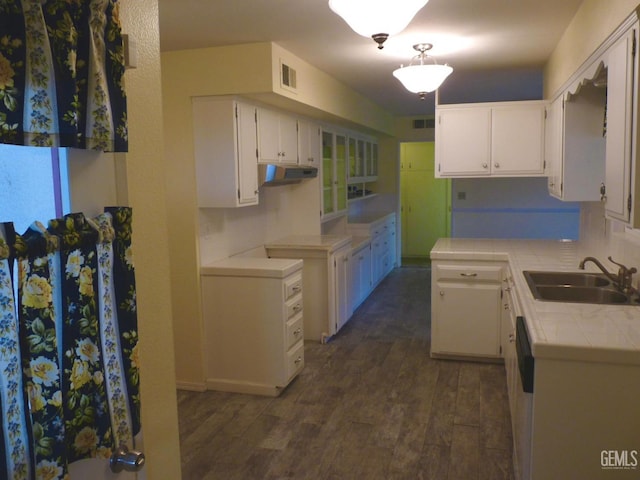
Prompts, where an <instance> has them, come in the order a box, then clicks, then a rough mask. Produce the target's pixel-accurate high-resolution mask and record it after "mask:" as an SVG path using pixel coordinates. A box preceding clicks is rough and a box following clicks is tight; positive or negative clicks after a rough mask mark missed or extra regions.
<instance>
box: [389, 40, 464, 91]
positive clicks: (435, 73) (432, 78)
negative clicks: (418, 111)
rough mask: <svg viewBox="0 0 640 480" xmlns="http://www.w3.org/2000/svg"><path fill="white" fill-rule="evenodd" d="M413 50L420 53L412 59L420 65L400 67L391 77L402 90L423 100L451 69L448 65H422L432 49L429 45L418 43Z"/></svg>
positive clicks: (443, 79)
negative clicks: (395, 79) (397, 81)
mask: <svg viewBox="0 0 640 480" xmlns="http://www.w3.org/2000/svg"><path fill="white" fill-rule="evenodd" d="M413 48H414V49H415V50H418V51H419V52H420V54H419V55H417V56H416V57H414V58H413V59H412V60H411V62H413V60H415V59H416V58H418V59H420V65H412V64H409V65H408V66H406V67H400V68H398V69H396V70H394V72H393V76H394V77H396V78H397V79H398V80H400V82H402V85H404V88H406V89H407V90H409V91H410V92H413V93H417V94H418V95H420V99H421V100H424V98H425V96H426V94H427V93H430V92H433V91H435V90H437V89H438V87H440V85H442V82H444V81H445V79H446V78H447V77H448V76H449V75H450V74H451V72H453V68H451V67H450V66H449V65H438V64H436V63H434V64H427V65H425V64H424V61H425V60H426V59H427V57H428V56H427V54H426V53H425V52H426V51H427V50H430V49H431V48H432V45H431V44H430V43H420V44H418V45H414V46H413ZM434 62H435V60H434Z"/></svg>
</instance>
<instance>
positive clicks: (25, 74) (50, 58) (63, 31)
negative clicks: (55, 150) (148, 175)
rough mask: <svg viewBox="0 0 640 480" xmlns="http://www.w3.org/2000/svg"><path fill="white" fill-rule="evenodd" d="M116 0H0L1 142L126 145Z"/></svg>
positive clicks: (101, 147)
mask: <svg viewBox="0 0 640 480" xmlns="http://www.w3.org/2000/svg"><path fill="white" fill-rule="evenodd" d="M123 74H124V49H123V43H122V34H121V29H120V22H119V17H118V3H117V0H0V143H5V144H13V145H28V146H41V147H73V148H81V149H92V150H102V151H114V152H126V151H127V144H128V140H127V109H126V95H125V90H124V81H123Z"/></svg>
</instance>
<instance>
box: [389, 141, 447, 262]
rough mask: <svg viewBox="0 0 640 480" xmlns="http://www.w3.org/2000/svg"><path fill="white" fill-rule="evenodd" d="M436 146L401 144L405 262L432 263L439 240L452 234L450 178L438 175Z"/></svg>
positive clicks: (401, 194)
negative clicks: (432, 253) (430, 256)
mask: <svg viewBox="0 0 640 480" xmlns="http://www.w3.org/2000/svg"><path fill="white" fill-rule="evenodd" d="M434 146H435V143H434V142H403V143H401V144H400V199H401V208H400V211H401V231H402V246H401V249H402V254H401V264H402V265H427V266H428V265H431V261H430V258H429V253H430V252H431V249H432V248H433V245H434V244H435V242H436V240H438V238H441V237H449V236H450V235H451V180H450V179H441V178H435V155H434V152H435V150H434Z"/></svg>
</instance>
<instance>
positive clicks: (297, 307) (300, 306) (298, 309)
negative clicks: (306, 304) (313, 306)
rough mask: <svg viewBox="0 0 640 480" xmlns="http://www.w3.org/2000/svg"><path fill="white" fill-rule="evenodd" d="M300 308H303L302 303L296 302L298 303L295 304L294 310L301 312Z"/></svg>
mask: <svg viewBox="0 0 640 480" xmlns="http://www.w3.org/2000/svg"><path fill="white" fill-rule="evenodd" d="M300 310H302V305H300V304H299V303H296V304H295V305H294V306H293V311H294V312H299V311H300Z"/></svg>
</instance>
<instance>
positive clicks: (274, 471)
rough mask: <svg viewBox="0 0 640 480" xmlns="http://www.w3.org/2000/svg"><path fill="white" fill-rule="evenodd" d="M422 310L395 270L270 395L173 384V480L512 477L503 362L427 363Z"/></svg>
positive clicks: (426, 287)
mask: <svg viewBox="0 0 640 480" xmlns="http://www.w3.org/2000/svg"><path fill="white" fill-rule="evenodd" d="M429 316H430V269H429V268H420V267H403V268H398V269H396V270H394V271H393V272H392V273H391V274H390V275H389V276H388V277H387V278H386V279H385V280H384V281H383V282H382V283H381V284H380V285H379V286H378V287H377V288H376V290H375V291H374V293H373V294H372V295H371V296H370V297H369V298H368V299H367V300H366V302H365V303H363V304H362V305H361V306H360V308H359V309H358V310H357V311H356V313H355V314H354V316H353V317H352V318H351V320H350V321H349V322H348V323H347V325H346V326H345V327H344V328H343V329H342V330H341V331H340V332H339V333H338V335H336V336H335V337H334V338H333V339H332V340H331V341H330V342H329V343H327V344H325V345H321V344H319V343H315V342H307V343H306V344H305V362H306V365H305V368H304V370H303V371H302V373H301V374H300V375H299V376H298V378H297V379H296V380H294V382H293V383H292V384H291V385H289V387H288V388H287V389H286V390H285V391H284V392H283V393H282V394H281V395H280V396H279V397H277V398H270V397H260V396H252V395H242V394H232V393H223V392H205V393H197V392H187V391H179V392H178V409H179V420H180V447H181V452H182V453H181V454H182V478H183V479H184V480H214V479H220V480H236V479H237V480H253V479H259V480H262V479H309V480H316V479H317V480H330V479H331V480H334V479H335V480H352V479H353V480H360V479H362V480H376V479H380V480H383V479H384V480H396V479H397V480H400V479H406V480H417V479H420V480H476V479H477V480H502V479H508V480H512V479H513V469H512V463H511V454H512V439H511V428H510V420H509V406H508V399H507V391H506V380H505V371H504V366H503V365H498V364H485V363H471V362H458V361H447V360H435V359H431V358H430V357H429V345H430V324H429Z"/></svg>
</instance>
